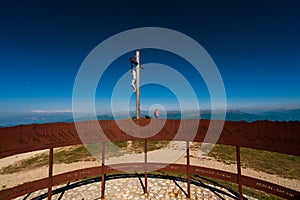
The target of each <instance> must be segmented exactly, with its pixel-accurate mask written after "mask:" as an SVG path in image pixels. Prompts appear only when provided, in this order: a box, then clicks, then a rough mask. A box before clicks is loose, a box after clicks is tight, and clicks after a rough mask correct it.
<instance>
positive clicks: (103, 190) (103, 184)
mask: <svg viewBox="0 0 300 200" xmlns="http://www.w3.org/2000/svg"><path fill="white" fill-rule="evenodd" d="M101 146H102V158H101V159H102V165H101V178H102V179H101V199H104V195H105V169H104V168H105V142H102V145H101Z"/></svg>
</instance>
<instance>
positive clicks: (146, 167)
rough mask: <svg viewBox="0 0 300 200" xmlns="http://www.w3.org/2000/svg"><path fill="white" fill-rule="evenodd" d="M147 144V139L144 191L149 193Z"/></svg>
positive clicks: (146, 142)
mask: <svg viewBox="0 0 300 200" xmlns="http://www.w3.org/2000/svg"><path fill="white" fill-rule="evenodd" d="M147 144H148V141H147V140H145V144H144V151H145V165H144V166H145V169H144V171H145V191H144V193H145V194H146V193H148V173H147V171H148V165H147V163H148V158H147Z"/></svg>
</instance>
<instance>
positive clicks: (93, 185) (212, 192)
mask: <svg viewBox="0 0 300 200" xmlns="http://www.w3.org/2000/svg"><path fill="white" fill-rule="evenodd" d="M99 180H100V179H99V178H98V179H90V180H85V181H79V182H74V183H72V184H68V185H64V186H63V185H60V186H56V187H53V192H54V195H53V196H52V199H62V200H67V199H69V200H83V199H84V200H93V199H101V198H100V197H101V182H99ZM201 184H202V186H198V185H194V184H191V198H190V199H195V200H200V199H207V200H210V199H212V200H217V199H238V194H237V193H235V194H233V193H232V191H229V190H227V189H225V188H222V187H216V186H212V185H207V184H204V183H201ZM143 187H144V183H143V178H139V177H131V178H117V179H111V180H107V181H106V182H105V199H107V200H126V199H128V200H129V199H130V200H131V199H133V200H139V199H157V200H168V199H169V200H173V199H174V200H175V199H189V198H187V197H186V191H187V183H186V182H182V181H178V180H174V179H173V180H170V179H162V178H148V193H147V194H144V190H143ZM16 199H17V200H21V199H47V189H43V190H40V191H36V192H34V193H31V194H28V195H25V196H22V197H18V198H16ZM247 199H249V200H254V198H251V197H247Z"/></svg>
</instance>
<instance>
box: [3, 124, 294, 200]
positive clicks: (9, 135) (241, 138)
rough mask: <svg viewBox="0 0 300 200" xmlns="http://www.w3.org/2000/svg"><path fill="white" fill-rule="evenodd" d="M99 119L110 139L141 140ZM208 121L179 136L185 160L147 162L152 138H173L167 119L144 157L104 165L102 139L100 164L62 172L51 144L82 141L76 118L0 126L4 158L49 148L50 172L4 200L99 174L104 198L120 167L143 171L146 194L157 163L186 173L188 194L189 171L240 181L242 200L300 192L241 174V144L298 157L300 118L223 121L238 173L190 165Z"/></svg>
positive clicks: (225, 140) (224, 135) (8, 192)
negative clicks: (247, 193) (253, 194)
mask: <svg viewBox="0 0 300 200" xmlns="http://www.w3.org/2000/svg"><path fill="white" fill-rule="evenodd" d="M137 122H138V123H139V125H141V126H144V125H146V124H149V120H138V121H137ZM82 123H83V124H84V123H85V125H87V127H90V128H89V130H88V133H93V132H94V131H93V128H92V127H93V126H92V125H91V124H92V123H94V122H82ZM97 123H99V124H100V125H101V127H102V130H103V132H102V133H101V134H105V136H106V137H107V138H109V140H110V141H112V142H114V141H128V140H131V141H135V140H139V141H141V140H142V139H141V138H135V137H133V136H130V135H126V134H125V133H124V132H123V131H122V130H120V128H118V126H117V125H116V124H115V121H99V122H97ZM122 123H129V121H126V120H125V121H123V122H122ZM210 123H211V121H207V120H200V126H199V128H198V130H197V134H196V136H195V137H194V138H193V139H190V138H188V136H185V135H180V136H178V135H177V140H178V141H185V142H186V163H185V164H167V165H166V163H158V162H148V157H147V155H148V141H172V140H173V139H174V136H175V134H176V131H177V130H178V127H179V124H180V121H179V120H167V121H166V122H165V124H164V127H163V130H161V131H160V132H159V133H157V134H156V135H154V136H152V137H149V138H147V139H143V141H144V162H142V163H125V164H124V163H122V164H113V165H106V164H105V156H106V150H105V143H106V141H105V140H102V142H101V143H102V151H101V152H102V164H101V166H96V167H90V168H85V169H80V170H75V171H71V172H66V173H62V174H58V175H53V149H54V148H57V147H64V146H70V145H78V144H82V142H81V139H80V137H79V136H78V135H77V131H76V127H75V125H74V124H73V123H54V124H33V125H21V126H16V127H9V128H1V129H0V135H1V142H0V157H1V158H3V157H7V156H12V155H17V154H20V153H24V152H30V151H36V150H41V149H49V169H48V172H49V173H48V177H47V178H43V179H39V180H35V181H32V182H29V183H24V184H22V185H19V186H16V187H13V188H8V189H4V190H1V191H0V199H3V200H6V199H12V198H15V197H18V196H22V195H25V194H29V193H31V192H34V191H37V190H40V189H44V188H48V199H51V196H52V187H53V186H56V185H59V184H62V183H66V182H70V181H75V180H78V179H81V178H86V177H92V176H101V180H102V181H101V198H104V195H105V181H106V179H105V176H106V174H110V173H115V172H122V171H132V172H136V171H138V172H142V173H144V183H145V185H144V187H145V189H144V191H145V192H146V193H147V191H148V184H147V182H148V181H147V177H148V176H147V175H148V174H147V173H148V171H149V170H151V169H153V168H157V169H158V168H159V171H162V172H180V173H185V174H186V177H187V178H186V180H187V191H186V194H187V197H190V180H191V175H199V176H206V177H211V178H216V179H219V180H224V181H228V182H232V183H235V184H237V185H238V191H239V199H243V186H247V187H251V188H255V189H258V190H261V191H264V192H267V193H270V194H274V195H277V196H279V197H282V198H285V199H292V198H296V197H299V195H300V192H299V191H295V190H293V189H290V188H286V187H284V186H281V185H278V184H274V183H271V182H268V181H266V180H260V179H256V178H252V177H248V176H245V175H243V174H242V173H241V159H240V148H241V147H246V148H252V149H260V150H267V151H272V152H279V153H285V154H290V155H297V156H299V155H300V122H270V121H257V122H253V123H247V122H225V125H224V128H223V131H222V134H221V136H220V138H219V140H218V142H217V144H223V145H231V146H235V150H236V161H237V162H236V168H237V173H232V172H227V171H222V170H217V169H212V168H206V167H201V166H196V165H191V164H190V148H189V147H190V142H193V141H194V142H203V139H204V137H205V135H206V132H207V127H208V126H209V124H210ZM154 126H155V124H154ZM98 136H99V135H98ZM87 138H89V139H90V143H93V141H95V138H93V136H89V137H87ZM89 139H88V140H89ZM98 139H99V138H98ZM100 140H101V139H100ZM208 141H209V140H208Z"/></svg>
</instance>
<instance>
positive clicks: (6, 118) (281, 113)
mask: <svg viewBox="0 0 300 200" xmlns="http://www.w3.org/2000/svg"><path fill="white" fill-rule="evenodd" d="M147 115H149V114H148V112H146V111H141V117H145V116H147ZM134 116H135V113H134V112H130V118H132V117H134ZM150 117H151V116H150ZM161 117H163V116H161ZM97 118H98V119H99V120H113V119H114V117H113V116H112V114H111V113H103V114H99V115H97ZM126 118H127V119H128V118H129V117H128V115H126V114H125V113H124V112H123V113H122V112H120V113H118V114H117V115H116V116H115V120H122V119H126ZM164 118H168V119H181V118H182V119H211V110H201V111H200V116H199V115H198V114H197V113H196V112H194V111H189V112H184V113H181V112H180V111H169V112H168V113H167V114H166V115H165V116H164ZM91 119H92V118H91V117H90V116H89V115H88V114H86V115H83V117H81V118H79V119H77V121H86V120H91ZM214 119H216V120H217V119H222V114H221V112H219V113H218V112H216V114H215V115H214ZM226 120H229V121H247V122H253V121H257V120H271V121H300V109H277V110H271V111H267V112H266V111H264V112H256V113H255V114H254V113H249V112H245V111H240V110H228V111H227V112H226ZM73 121H74V120H73V115H72V113H71V112H67V113H64V112H62V113H59V112H58V113H42V112H41V113H32V112H30V113H29V112H28V113H7V114H5V113H1V115H0V126H1V127H7V126H15V125H19V124H41V123H53V122H73Z"/></svg>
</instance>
